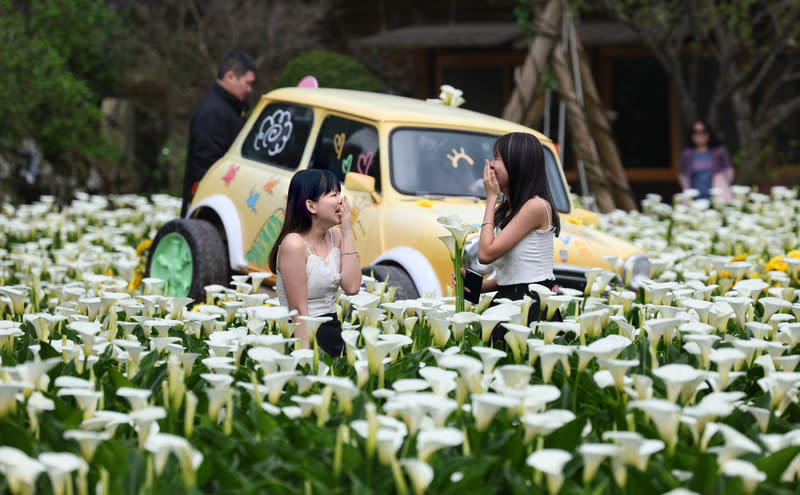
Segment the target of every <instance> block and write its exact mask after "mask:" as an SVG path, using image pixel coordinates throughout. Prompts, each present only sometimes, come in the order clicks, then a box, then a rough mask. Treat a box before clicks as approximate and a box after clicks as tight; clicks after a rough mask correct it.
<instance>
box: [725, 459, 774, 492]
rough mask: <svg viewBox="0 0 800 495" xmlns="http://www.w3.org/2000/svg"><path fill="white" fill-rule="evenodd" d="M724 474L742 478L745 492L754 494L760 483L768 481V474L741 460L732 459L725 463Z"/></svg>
mask: <svg viewBox="0 0 800 495" xmlns="http://www.w3.org/2000/svg"><path fill="white" fill-rule="evenodd" d="M721 470H722V474H724V475H725V476H730V477H736V476H738V477H740V478H741V479H742V483H743V485H744V492H745V493H747V494H750V493H753V491H754V490H755V489H756V487H757V486H758V484H759V483H761V482H763V481H765V480H766V479H767V475H766V473H764V472H763V471H759V470H758V469H757V468H756V467H755V465H753V463H751V462H747V461H744V460H741V459H731V460H729V461H727V462H725V463H724V464H723V465H722V467H721Z"/></svg>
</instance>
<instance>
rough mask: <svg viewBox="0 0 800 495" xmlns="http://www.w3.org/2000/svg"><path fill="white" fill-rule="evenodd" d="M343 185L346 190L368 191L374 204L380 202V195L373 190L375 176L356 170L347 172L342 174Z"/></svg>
mask: <svg viewBox="0 0 800 495" xmlns="http://www.w3.org/2000/svg"><path fill="white" fill-rule="evenodd" d="M344 187H346V188H347V190H348V191H353V192H364V193H369V195H370V196H371V197H372V201H373V202H374V203H375V204H377V203H380V202H381V197H380V196H379V195H378V193H376V192H375V177H372V176H370V175H364V174H359V173H358V172H348V173H347V175H345V176H344Z"/></svg>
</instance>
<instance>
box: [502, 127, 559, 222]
mask: <svg viewBox="0 0 800 495" xmlns="http://www.w3.org/2000/svg"><path fill="white" fill-rule="evenodd" d="M494 154H495V156H499V157H500V159H501V160H503V164H504V165H505V167H506V170H507V171H508V196H507V197H506V198H505V199H504V200H503V201H502V202H501V203H500V206H498V207H497V209H496V210H495V212H494V224H495V225H496V226H498V227H500V228H503V227H505V226H506V224H508V222H509V221H510V220H511V219H512V218H513V217H514V215H516V214H517V213H518V212H519V210H520V208H522V205H524V204H525V202H526V201H528V200H529V199H531V198H533V197H534V196H539V197H540V198H543V199H544V200H545V201H547V202H548V203H550V215H551V217H552V225H553V228H554V230H555V235H556V236H558V234H559V233H560V232H561V220H560V218H559V216H558V213H556V207H555V203H554V201H553V195H552V194H551V193H550V186H549V184H548V183H547V169H546V166H545V161H544V150H543V149H542V144H541V143H540V142H539V140H538V139H536V136H534V135H533V134H528V133H526V132H512V133H509V134H505V135H503V136H500V137H499V138H497V141H495V143H494Z"/></svg>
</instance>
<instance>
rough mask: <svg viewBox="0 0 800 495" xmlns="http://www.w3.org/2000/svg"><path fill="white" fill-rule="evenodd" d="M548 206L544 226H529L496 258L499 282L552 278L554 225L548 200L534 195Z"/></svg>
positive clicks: (495, 265) (505, 283) (499, 283)
mask: <svg viewBox="0 0 800 495" xmlns="http://www.w3.org/2000/svg"><path fill="white" fill-rule="evenodd" d="M536 199H538V200H539V201H541V202H542V203H543V204H544V207H545V209H546V210H547V229H546V230H532V231H530V233H528V235H526V236H525V237H523V238H522V240H520V241H519V242H518V243H517V245H516V246H514V247H513V248H511V250H510V251H508V252H507V253H506V254H504V255H503V256H501V257H500V258H498V259H497V260H496V261H495V262H494V264H493V266H494V268H495V270H496V275H495V276H496V280H497V284H498V285H515V284H523V283H528V284H532V283H535V282H541V281H543V280H554V279H555V278H556V277H555V275H554V274H553V233H554V230H555V229H553V225H552V218H553V216H552V214H551V213H550V204H549V203H548V202H547V201H545V200H544V199H543V198H539V197H537V198H536Z"/></svg>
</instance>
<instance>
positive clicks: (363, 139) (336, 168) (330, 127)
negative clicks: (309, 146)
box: [309, 115, 381, 191]
mask: <svg viewBox="0 0 800 495" xmlns="http://www.w3.org/2000/svg"><path fill="white" fill-rule="evenodd" d="M378 151H379V150H378V130H377V129H376V128H375V126H373V125H370V124H367V123H364V122H359V121H357V120H351V119H348V118H344V117H339V116H337V115H329V116H327V117H325V120H323V121H322V126H321V127H320V130H319V135H318V136H317V142H316V144H315V145H314V152H313V153H312V155H311V164H310V165H309V167H310V168H320V169H327V170H330V171H331V172H333V174H334V175H336V177H338V178H339V180H340V181H344V176H345V175H346V174H347V172H358V173H360V174H365V175H369V176H371V177H374V178H375V190H376V191H380V189H381V181H380V178H381V176H380V170H381V167H380V158H379V155H378Z"/></svg>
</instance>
